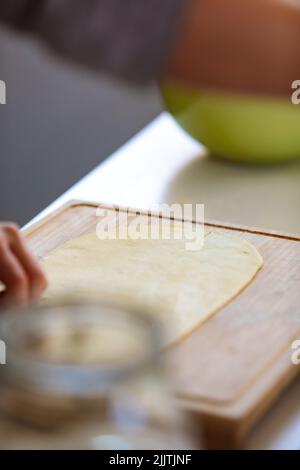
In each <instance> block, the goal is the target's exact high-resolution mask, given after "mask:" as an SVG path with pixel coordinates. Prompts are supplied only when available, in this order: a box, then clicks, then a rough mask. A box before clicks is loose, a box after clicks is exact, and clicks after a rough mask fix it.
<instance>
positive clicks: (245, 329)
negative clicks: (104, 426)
mask: <svg viewBox="0 0 300 470" xmlns="http://www.w3.org/2000/svg"><path fill="white" fill-rule="evenodd" d="M97 207H99V205H98V204H92V203H85V202H80V201H78V202H77V201H73V202H70V203H69V204H67V205H66V206H64V207H62V208H61V209H59V210H58V211H56V212H55V213H53V214H52V215H50V216H48V217H46V218H45V219H44V220H42V221H41V222H39V223H38V224H36V225H35V226H33V227H31V228H30V229H28V230H27V231H26V232H25V235H26V237H27V239H28V241H29V244H30V246H31V248H32V250H33V251H34V252H35V253H36V254H37V255H38V256H39V257H43V256H45V255H47V254H48V253H49V252H50V251H52V250H53V249H55V248H57V247H58V246H60V245H61V244H63V243H65V242H66V241H68V240H70V239H72V238H74V237H78V236H80V235H83V234H85V233H88V232H91V231H92V230H93V229H94V228H95V226H96V224H97V223H98V222H99V216H96V208H97ZM101 207H102V208H105V209H107V210H108V211H109V212H111V214H112V216H113V215H114V213H115V212H116V211H119V212H122V211H124V210H127V209H122V208H115V207H107V206H105V205H101ZM143 214H144V215H145V216H146V215H148V213H143V212H141V215H143ZM157 217H159V215H157ZM206 225H207V226H209V227H211V228H213V229H216V230H218V231H220V232H225V233H229V234H237V235H238V236H242V237H244V238H245V239H247V240H249V241H250V242H251V243H253V245H255V246H256V247H257V249H258V250H259V252H260V253H261V255H262V256H263V258H264V263H265V264H264V268H263V269H262V270H261V272H260V273H259V274H258V276H257V277H256V279H255V281H254V282H253V283H252V284H251V285H250V286H249V287H248V288H247V289H246V290H244V291H243V292H242V293H241V294H240V295H239V296H238V297H237V298H235V299H234V300H233V301H232V302H230V303H229V304H228V305H226V306H225V307H224V308H222V309H221V310H220V311H219V312H218V313H217V314H216V315H214V316H213V317H212V318H210V319H209V320H208V321H207V322H206V323H204V324H203V325H202V326H201V327H199V328H198V329H197V330H196V331H194V333H193V334H191V335H190V336H189V337H188V338H186V339H185V340H184V341H183V342H182V343H181V344H180V345H178V346H176V348H174V351H173V354H174V360H176V370H177V377H176V381H177V383H178V397H179V400H180V403H181V404H182V405H183V406H184V407H185V408H186V409H187V410H189V411H191V412H192V413H193V415H194V416H196V417H197V418H198V417H199V418H200V421H199V422H201V425H202V427H203V434H204V439H205V445H206V446H207V447H208V448H240V447H242V445H243V442H244V439H245V436H246V435H247V433H248V432H249V431H250V430H251V429H252V427H253V425H254V424H255V423H256V421H257V420H258V419H259V418H260V417H261V416H262V414H263V413H264V412H265V411H266V410H267V409H268V408H269V407H270V406H271V404H272V403H273V402H274V401H275V400H276V398H278V396H279V395H280V393H281V392H282V391H283V390H284V389H285V388H286V387H287V385H288V384H289V383H290V382H291V381H292V379H293V378H294V377H295V376H296V375H297V374H298V372H299V371H300V366H295V365H293V364H292V361H291V354H292V349H291V344H292V342H293V341H294V340H295V339H300V236H293V235H284V234H279V233H274V232H272V233H268V232H262V231H259V230H256V229H252V228H248V227H237V226H230V225H228V226H226V225H224V224H218V223H217V222H208V223H206Z"/></svg>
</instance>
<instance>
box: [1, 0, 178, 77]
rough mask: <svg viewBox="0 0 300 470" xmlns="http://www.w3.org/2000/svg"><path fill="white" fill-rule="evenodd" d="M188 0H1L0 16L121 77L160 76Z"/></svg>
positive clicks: (71, 55) (65, 52)
mask: <svg viewBox="0 0 300 470" xmlns="http://www.w3.org/2000/svg"><path fill="white" fill-rule="evenodd" d="M185 1H187V0H0V21H1V22H3V23H6V24H7V25H9V26H11V27H14V28H16V29H18V30H21V31H23V32H26V33H31V34H34V35H38V36H39V37H40V38H41V39H42V40H43V41H44V42H45V43H46V44H48V45H49V46H50V47H51V48H52V49H53V50H56V51H57V52H59V53H60V54H63V55H64V56H66V57H68V58H70V59H73V60H76V61H77V62H80V63H82V64H85V65H88V66H89V67H93V68H94V69H96V70H99V71H101V72H103V73H107V74H110V75H113V76H116V77H119V78H121V79H123V80H127V81H131V82H135V83H141V84H143V83H147V82H150V81H152V80H154V79H155V78H158V77H159V75H160V71H161V68H162V66H163V64H164V61H165V59H166V56H167V54H168V50H169V48H170V47H171V45H172V42H173V39H174V36H175V34H176V30H177V26H178V22H179V20H180V16H181V13H182V10H183V4H184V2H185Z"/></svg>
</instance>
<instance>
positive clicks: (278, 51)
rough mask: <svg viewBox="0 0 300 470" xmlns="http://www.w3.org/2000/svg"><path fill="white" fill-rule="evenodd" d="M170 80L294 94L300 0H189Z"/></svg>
mask: <svg viewBox="0 0 300 470" xmlns="http://www.w3.org/2000/svg"><path fill="white" fill-rule="evenodd" d="M186 3H187V5H188V8H187V11H186V14H185V16H184V20H183V23H182V25H181V28H180V30H179V35H178V40H177V44H176V46H175V47H174V49H173V51H172V54H171V57H170V60H169V62H168V64H167V67H166V71H165V72H166V73H165V77H164V78H165V79H167V80H174V81H178V82H179V83H180V82H181V83H182V84H186V85H191V86H193V87H196V88H199V87H200V88H202V89H205V88H208V89H209V88H210V89H216V90H225V91H237V92H246V93H263V94H274V95H287V94H288V95H289V96H290V95H291V85H292V82H293V81H294V80H297V79H300V3H299V2H298V1H296V0H188V1H187V2H186Z"/></svg>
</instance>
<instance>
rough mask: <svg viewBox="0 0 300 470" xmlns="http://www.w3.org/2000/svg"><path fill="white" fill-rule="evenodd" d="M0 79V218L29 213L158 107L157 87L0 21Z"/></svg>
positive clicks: (26, 216)
mask: <svg viewBox="0 0 300 470" xmlns="http://www.w3.org/2000/svg"><path fill="white" fill-rule="evenodd" d="M0 79H2V80H5V82H6V85H7V104H6V105H1V106H0V220H16V221H17V222H19V223H20V224H23V223H25V222H26V221H28V220H29V219H30V218H31V217H32V216H33V215H35V214H36V213H37V212H38V211H40V210H41V209H43V208H44V207H45V206H46V205H47V204H48V203H50V202H51V201H52V200H53V199H54V198H56V197H57V196H58V195H59V194H60V193H62V192H63V191H64V190H65V189H67V188H68V187H69V186H70V185H71V184H73V183H74V182H76V181H77V180H78V179H79V178H80V177H81V176H83V175H84V174H86V173H87V172H88V171H89V170H90V169H92V168H93V167H95V166H96V165H97V164H98V163H100V162H101V161H102V160H104V159H105V158H106V157H107V156H109V154H110V153H111V152H112V151H113V150H115V149H116V148H118V147H119V146H120V145H121V144H122V143H123V142H125V141H126V140H127V139H128V138H129V137H130V136H132V135H133V134H135V133H136V132H137V131H138V130H139V129H140V128H142V127H144V125H145V124H147V123H148V122H149V121H150V120H152V118H154V117H155V116H156V115H157V114H158V113H159V112H160V101H159V96H158V93H157V91H156V90H134V89H130V88H128V87H126V86H124V85H120V84H117V83H113V82H112V81H109V80H107V79H104V78H103V77H100V76H98V75H96V74H93V73H91V72H89V71H87V70H83V69H81V68H79V67H77V66H74V65H73V64H68V63H66V62H65V61H64V60H63V59H62V58H58V57H56V56H53V55H50V54H49V53H48V52H47V51H46V50H45V49H44V48H42V47H39V45H38V43H35V42H33V41H29V40H28V39H26V38H24V37H23V36H17V35H16V34H13V33H12V32H9V31H6V30H4V29H1V30H0ZM141 158H142V155H141Z"/></svg>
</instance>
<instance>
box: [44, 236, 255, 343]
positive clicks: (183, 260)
mask: <svg viewBox="0 0 300 470" xmlns="http://www.w3.org/2000/svg"><path fill="white" fill-rule="evenodd" d="M175 228H176V230H177V231H178V230H182V228H178V227H175ZM43 265H44V268H45V269H46V272H47V275H48V278H49V288H48V290H47V291H46V293H45V295H44V298H43V302H48V301H53V300H55V299H58V298H60V297H63V296H66V295H70V294H76V296H84V297H88V298H89V297H92V296H93V295H94V294H97V295H104V296H112V298H115V299H117V298H118V297H120V298H121V299H126V300H128V301H129V302H136V301H137V302H138V303H139V304H142V305H145V306H147V308H149V307H151V306H154V309H153V314H154V315H157V317H158V318H159V320H160V321H161V323H162V326H163V327H164V331H165V335H166V343H168V344H169V343H173V342H177V341H178V340H180V339H181V338H183V337H184V336H186V335H187V334H189V333H190V332H192V331H193V330H194V329H195V328H196V327H198V326H199V325H200V324H202V323H203V322H204V321H205V320H207V319H208V318H209V317H210V316H211V315H213V314H214V313H215V312H216V311H217V310H219V309H220V308H221V307H222V306H224V305H225V304H226V303H227V302H229V301H230V300H231V299H233V298H234V297H235V296H236V295H237V294H238V293H239V292H240V291H241V290H242V289H243V288H244V287H245V286H247V285H248V284H249V283H250V282H251V281H252V280H253V278H254V276H255V275H256V274H257V272H258V271H259V269H260V268H261V267H262V265H263V260H262V257H261V256H260V254H259V253H258V251H257V250H256V248H255V247H254V246H253V245H251V244H250V243H249V242H248V241H246V240H244V239H242V238H239V237H236V236H226V235H223V234H221V233H218V232H217V231H213V232H207V233H206V234H205V237H204V245H203V248H202V249H201V250H198V251H188V250H186V243H185V240H184V237H183V239H182V240H175V239H170V240H130V239H129V240H99V239H98V238H97V236H96V233H95V232H94V233H90V234H87V235H84V236H82V237H80V238H76V239H73V240H71V241H69V242H67V243H66V244H65V245H63V246H61V247H59V248H58V249H56V250H55V251H53V252H52V253H50V255H49V256H48V257H47V258H46V259H44V260H43Z"/></svg>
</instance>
